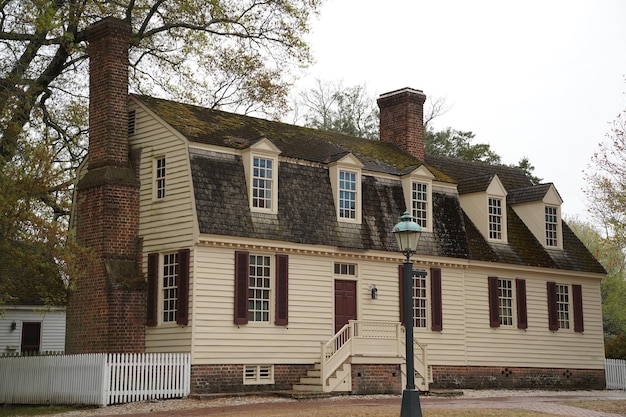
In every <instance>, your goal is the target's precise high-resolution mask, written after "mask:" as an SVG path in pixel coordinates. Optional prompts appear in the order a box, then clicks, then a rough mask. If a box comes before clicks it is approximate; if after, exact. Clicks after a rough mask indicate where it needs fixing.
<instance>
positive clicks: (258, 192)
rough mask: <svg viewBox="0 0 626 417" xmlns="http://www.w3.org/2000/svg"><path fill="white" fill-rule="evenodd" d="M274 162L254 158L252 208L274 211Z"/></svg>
mask: <svg viewBox="0 0 626 417" xmlns="http://www.w3.org/2000/svg"><path fill="white" fill-rule="evenodd" d="M273 180H274V161H273V160H272V159H267V158H260V157H256V156H255V157H253V158H252V207H254V208H263V209H272V192H273Z"/></svg>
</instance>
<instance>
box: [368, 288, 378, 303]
mask: <svg viewBox="0 0 626 417" xmlns="http://www.w3.org/2000/svg"><path fill="white" fill-rule="evenodd" d="M370 292H371V294H372V300H376V299H378V288H376V284H372V285H371V286H370Z"/></svg>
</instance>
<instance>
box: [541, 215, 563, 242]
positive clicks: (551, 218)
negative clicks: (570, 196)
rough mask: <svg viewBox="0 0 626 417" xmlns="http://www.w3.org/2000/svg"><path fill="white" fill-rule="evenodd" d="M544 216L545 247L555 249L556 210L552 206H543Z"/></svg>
mask: <svg viewBox="0 0 626 417" xmlns="http://www.w3.org/2000/svg"><path fill="white" fill-rule="evenodd" d="M544 211H545V215H546V246H553V247H557V246H558V245H559V239H558V237H559V234H558V225H559V223H558V209H557V207H554V206H545V210H544Z"/></svg>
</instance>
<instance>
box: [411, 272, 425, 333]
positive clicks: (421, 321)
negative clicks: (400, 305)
mask: <svg viewBox="0 0 626 417" xmlns="http://www.w3.org/2000/svg"><path fill="white" fill-rule="evenodd" d="M427 294H428V292H427V289H426V277H425V276H424V277H421V276H415V275H414V276H413V327H423V328H425V327H427V312H428V310H427V308H426V306H427V303H428V297H427Z"/></svg>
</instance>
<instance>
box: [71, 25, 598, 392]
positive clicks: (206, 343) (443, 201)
mask: <svg viewBox="0 0 626 417" xmlns="http://www.w3.org/2000/svg"><path fill="white" fill-rule="evenodd" d="M128 37H129V30H128V27H127V26H126V24H125V22H123V21H121V20H117V19H114V18H108V19H105V20H103V21H101V22H99V23H97V24H96V25H94V26H93V27H91V28H90V29H89V31H88V40H89V53H90V58H91V61H90V77H91V78H90V87H91V94H90V144H89V156H88V161H87V163H86V164H85V165H84V168H83V169H82V170H81V172H79V175H78V177H79V181H78V184H77V198H76V215H75V224H76V235H77V239H79V241H80V242H82V243H83V244H86V245H89V246H91V247H92V248H94V251H95V252H96V253H97V254H99V256H100V259H101V262H97V263H94V264H93V265H90V268H92V269H90V270H89V273H88V275H87V276H85V277H83V278H81V280H79V282H78V283H77V288H76V290H75V292H74V293H73V294H72V295H71V296H70V299H69V303H68V325H67V326H68V327H67V342H66V345H67V350H68V352H93V351H130V352H142V351H146V352H190V353H191V355H192V387H193V388H192V390H193V391H194V392H196V393H203V392H234V391H259V390H264V389H265V390H278V389H281V390H282V389H299V390H319V391H322V390H323V391H345V392H352V393H367V392H400V390H401V389H402V384H403V379H404V378H405V375H406V369H405V358H404V345H403V343H404V342H403V340H404V339H403V326H402V325H401V317H400V299H401V286H400V285H399V283H400V280H401V279H402V272H401V271H402V268H401V265H402V262H403V261H404V257H403V255H402V254H400V253H398V251H397V247H396V243H395V240H394V237H393V235H392V233H391V230H392V228H393V226H394V224H396V223H397V222H398V221H399V216H400V215H401V214H402V213H403V212H404V211H405V210H409V211H410V213H411V215H412V217H413V218H414V220H415V221H416V222H417V223H418V224H420V225H421V227H422V234H421V239H420V243H419V248H418V253H417V254H416V255H415V256H413V258H412V260H413V261H414V268H416V269H421V270H425V271H426V272H427V274H426V276H425V277H422V276H419V275H420V274H417V275H418V276H416V277H413V289H414V295H413V301H414V305H413V311H414V321H413V326H414V334H415V339H416V342H417V343H416V361H415V362H416V369H415V372H416V375H417V379H416V382H418V384H419V388H420V389H423V390H425V389H429V388H434V387H439V388H462V387H468V388H481V387H513V388H514V387H555V388H559V387H568V388H603V387H604V350H603V335H602V317H601V300H600V281H601V279H602V278H603V276H604V275H605V271H604V269H603V268H602V267H601V265H600V264H599V263H598V262H597V261H596V260H595V259H594V258H593V256H592V255H591V254H590V253H589V251H588V250H587V249H586V248H585V246H584V245H583V244H582V243H581V242H580V241H579V240H578V239H577V238H576V236H575V235H574V233H573V232H572V231H571V229H570V228H569V227H568V226H567V224H566V223H565V222H563V220H562V219H561V203H562V200H561V198H560V196H559V194H558V191H557V189H556V187H555V185H554V184H551V183H548V184H541V185H533V184H532V183H531V182H530V181H529V180H528V179H527V178H526V177H525V175H524V173H523V172H522V171H520V170H518V169H515V168H510V167H504V166H490V165H484V164H476V163H468V162H463V161H458V160H453V159H449V158H444V157H438V156H433V155H428V154H425V153H424V131H423V124H422V117H423V104H424V100H425V95H424V94H423V93H422V92H421V91H419V90H415V89H411V88H405V89H401V90H397V91H392V92H390V93H387V94H383V95H381V96H380V98H379V99H378V104H379V107H380V141H372V140H365V139H360V138H355V137H350V136H345V135H341V134H336V133H330V132H323V131H317V130H313V129H308V128H303V127H299V126H292V125H288V124H283V123H279V122H273V121H268V120H263V119H259V118H253V117H249V116H242V115H238V114H232V113H227V112H222V111H218V110H211V109H206V108H201V107H196V106H192V105H188V104H183V103H177V102H172V101H167V100H162V99H157V98H153V97H146V96H139V95H129V94H128V87H127V77H128V72H127V71H128V57H127V53H128V52H127V51H128Z"/></svg>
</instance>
